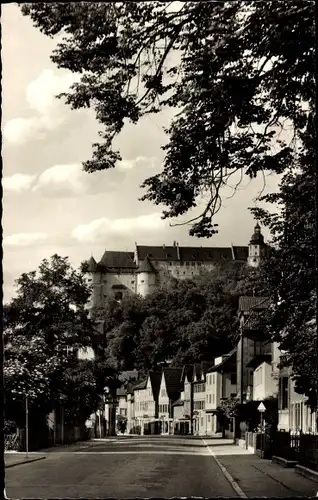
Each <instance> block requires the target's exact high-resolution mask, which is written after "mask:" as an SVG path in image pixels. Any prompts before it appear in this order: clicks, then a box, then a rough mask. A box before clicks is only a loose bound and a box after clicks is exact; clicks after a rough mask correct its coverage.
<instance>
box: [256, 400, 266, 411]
mask: <svg viewBox="0 0 318 500" xmlns="http://www.w3.org/2000/svg"><path fill="white" fill-rule="evenodd" d="M257 409H258V411H260V412H263V411H265V410H266V408H265V405H264V403H263V402H261V403H260V404H259V405H258V407H257Z"/></svg>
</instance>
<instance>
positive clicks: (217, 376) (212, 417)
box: [205, 348, 237, 436]
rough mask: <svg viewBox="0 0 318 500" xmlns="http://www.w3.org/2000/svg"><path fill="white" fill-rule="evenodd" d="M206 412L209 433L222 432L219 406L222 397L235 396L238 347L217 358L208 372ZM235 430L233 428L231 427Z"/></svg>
mask: <svg viewBox="0 0 318 500" xmlns="http://www.w3.org/2000/svg"><path fill="white" fill-rule="evenodd" d="M205 388H206V389H205V395H206V401H205V413H206V428H207V434H208V435H209V436H210V435H212V436H213V435H217V434H219V433H221V432H222V424H221V422H220V420H219V419H218V415H217V408H218V407H219V406H220V404H221V401H222V399H228V398H234V397H236V395H237V388H236V348H234V349H232V351H230V352H229V353H227V354H225V355H223V356H219V357H217V358H215V360H214V365H213V366H211V367H210V368H209V369H208V370H207V372H206V385H205ZM230 430H231V432H233V429H230Z"/></svg>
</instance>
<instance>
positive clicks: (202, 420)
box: [201, 417, 204, 427]
mask: <svg viewBox="0 0 318 500" xmlns="http://www.w3.org/2000/svg"><path fill="white" fill-rule="evenodd" d="M203 426H204V418H203V417H201V427H203Z"/></svg>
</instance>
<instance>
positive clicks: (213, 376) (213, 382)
mask: <svg viewBox="0 0 318 500" xmlns="http://www.w3.org/2000/svg"><path fill="white" fill-rule="evenodd" d="M212 384H215V373H213V375H212Z"/></svg>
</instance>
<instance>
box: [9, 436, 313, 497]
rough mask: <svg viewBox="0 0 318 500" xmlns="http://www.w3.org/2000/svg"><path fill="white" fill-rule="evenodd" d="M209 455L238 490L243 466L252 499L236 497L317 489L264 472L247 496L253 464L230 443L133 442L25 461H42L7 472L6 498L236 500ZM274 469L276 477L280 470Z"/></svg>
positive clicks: (176, 438)
mask: <svg viewBox="0 0 318 500" xmlns="http://www.w3.org/2000/svg"><path fill="white" fill-rule="evenodd" d="M206 444H209V446H206ZM234 453H235V456H233V455H234ZM214 454H215V455H216V456H217V457H218V456H219V458H220V462H222V461H223V462H225V463H227V465H226V468H227V469H228V470H229V469H231V467H232V468H233V463H234V464H236V470H234V474H235V481H236V484H237V483H239V482H240V477H239V475H240V472H239V471H240V467H239V464H240V463H241V464H242V461H244V460H245V461H246V464H247V465H246V468H245V477H243V479H242V481H243V483H244V481H245V484H247V489H248V490H249V491H247V492H246V491H244V492H242V490H241V493H242V494H241V495H240V496H243V497H244V496H255V495H256V496H266V495H268V493H267V492H268V490H270V492H271V494H272V495H273V494H274V495H275V494H276V495H277V496H281V497H284V496H285V497H286V496H287V497H288V496H290V497H292V496H295V495H298V496H306V495H308V496H311V495H309V494H312V495H314V494H315V491H316V490H317V484H316V485H315V484H314V483H312V482H311V481H309V480H307V479H305V478H301V477H298V476H297V475H296V474H295V473H294V472H293V471H287V472H286V471H285V474H289V476H288V477H287V476H286V478H287V479H286V481H287V482H288V481H289V482H290V481H292V484H294V486H292V487H291V486H290V485H289V486H284V485H283V484H282V481H283V480H276V479H275V477H274V476H273V473H271V474H272V476H271V475H270V473H269V472H268V471H267V472H266V473H264V474H262V473H261V474H260V475H259V477H258V480H257V481H256V482H255V481H254V482H253V480H252V481H251V482H250V483H251V485H252V486H251V487H250V488H248V483H247V481H246V473H248V470H249V469H248V467H250V465H251V464H250V463H249V462H248V460H249V461H250V462H251V460H252V461H255V460H258V459H257V457H256V458H255V459H254V456H252V455H250V454H249V453H248V452H247V451H245V450H241V449H240V448H239V447H237V446H235V445H233V444H231V443H230V442H229V441H225V440H223V441H222V440H213V439H208V440H207V441H204V440H202V439H201V438H195V437H180V436H170V437H169V436H168V437H164V436H149V437H147V436H142V437H137V436H136V437H119V438H114V439H107V440H101V441H99V440H94V441H91V442H85V443H80V444H78V445H73V446H70V447H65V448H60V449H59V448H56V449H54V450H51V451H46V452H41V453H33V454H30V457H29V458H30V459H33V458H41V457H45V459H43V460H39V461H35V462H32V463H28V464H22V465H16V466H14V467H9V468H6V492H7V495H8V497H9V498H59V497H60V498H65V497H70V498H80V497H85V498H96V497H104V498H110V497H113V498H114V497H115V498H136V497H147V498H149V497H157V498H158V497H159V498H160V497H161V498H162V497H165V498H169V497H176V496H178V497H182V496H184V497H185V496H186V497H189V496H197V497H217V496H223V497H238V496H239V492H238V490H236V489H234V488H233V486H232V485H231V482H230V480H229V478H228V477H226V475H224V472H222V470H221V467H220V465H218V463H217V461H216V459H215V457H214V456H213V455H214ZM217 460H218V458H217ZM231 460H232V462H231ZM263 462H266V461H263ZM253 463H254V462H253ZM223 465H224V464H223ZM270 465H272V464H270ZM268 466H269V465H268ZM222 467H223V466H222ZM273 467H274V469H273V470H275V471H278V476H279V475H280V467H279V466H274V465H273ZM234 469H235V467H234ZM234 474H233V475H234ZM254 475H255V465H254ZM280 477H282V476H281V475H280ZM232 479H233V478H232ZM233 481H234V480H233ZM266 481H267V482H266ZM253 488H254V490H253ZM255 488H256V490H255ZM244 493H245V495H244ZM257 493H258V495H257Z"/></svg>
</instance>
